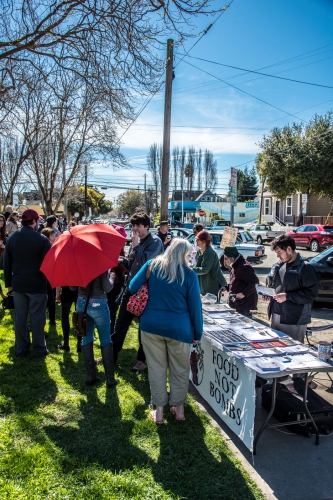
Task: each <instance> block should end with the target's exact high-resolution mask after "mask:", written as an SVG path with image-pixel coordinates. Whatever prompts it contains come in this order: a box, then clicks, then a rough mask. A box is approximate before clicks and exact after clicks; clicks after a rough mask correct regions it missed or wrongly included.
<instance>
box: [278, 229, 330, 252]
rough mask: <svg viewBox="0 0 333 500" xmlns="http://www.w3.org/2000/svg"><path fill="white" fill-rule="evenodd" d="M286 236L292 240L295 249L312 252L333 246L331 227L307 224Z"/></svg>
mask: <svg viewBox="0 0 333 500" xmlns="http://www.w3.org/2000/svg"><path fill="white" fill-rule="evenodd" d="M286 234H288V235H289V236H292V237H293V238H294V240H295V243H296V246H297V247H306V248H310V250H311V251H312V252H320V249H321V248H327V247H329V246H331V245H333V226H326V225H321V224H311V225H310V224H307V225H304V226H300V227H298V228H297V229H294V230H293V231H288V232H287V233H286Z"/></svg>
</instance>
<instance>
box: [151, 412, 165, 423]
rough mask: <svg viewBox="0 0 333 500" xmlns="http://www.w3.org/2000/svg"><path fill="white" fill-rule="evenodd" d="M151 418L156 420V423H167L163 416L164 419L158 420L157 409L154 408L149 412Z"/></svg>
mask: <svg viewBox="0 0 333 500" xmlns="http://www.w3.org/2000/svg"><path fill="white" fill-rule="evenodd" d="M149 418H151V419H152V420H153V421H154V422H155V424H156V425H164V424H165V422H164V420H163V418H162V420H156V410H153V411H151V412H150V413H149Z"/></svg>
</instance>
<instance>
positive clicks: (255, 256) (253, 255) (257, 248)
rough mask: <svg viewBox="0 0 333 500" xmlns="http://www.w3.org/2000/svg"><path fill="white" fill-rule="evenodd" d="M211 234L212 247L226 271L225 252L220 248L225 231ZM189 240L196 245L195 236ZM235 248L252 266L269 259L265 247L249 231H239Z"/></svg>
mask: <svg viewBox="0 0 333 500" xmlns="http://www.w3.org/2000/svg"><path fill="white" fill-rule="evenodd" d="M209 234H210V241H211V246H212V247H213V248H214V250H215V252H216V253H217V255H218V256H219V259H220V263H221V266H222V267H223V268H224V269H225V266H224V256H223V254H224V250H223V248H221V247H220V244H221V241H222V236H223V230H211V231H209ZM187 239H188V241H189V242H190V243H192V244H194V239H195V236H194V234H191V235H190V236H189V237H188V238H187ZM235 246H236V247H237V250H238V251H239V253H240V254H241V255H242V256H243V257H244V259H246V260H247V261H248V262H251V264H261V262H262V261H263V260H265V259H267V255H266V254H265V247H264V245H258V244H257V243H255V242H254V240H253V238H252V236H251V235H250V233H249V232H248V231H238V233H237V237H236V242H235Z"/></svg>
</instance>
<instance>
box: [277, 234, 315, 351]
mask: <svg viewBox="0 0 333 500" xmlns="http://www.w3.org/2000/svg"><path fill="white" fill-rule="evenodd" d="M271 249H272V250H274V251H275V253H276V255H277V257H278V258H279V259H280V260H279V262H278V263H277V264H276V265H275V266H274V275H273V283H274V288H275V292H276V295H275V296H274V300H270V303H269V306H268V317H269V318H271V326H272V328H275V329H276V330H280V331H281V332H284V333H285V334H286V335H289V336H290V337H292V338H293V339H295V340H298V341H300V342H304V336H305V332H306V325H307V324H308V323H311V310H312V304H313V301H314V299H315V298H316V297H317V295H318V280H317V276H316V273H315V270H314V269H313V267H312V266H308V265H307V264H306V263H305V262H304V260H303V258H302V257H301V256H300V254H298V253H297V252H296V251H295V249H296V244H295V240H294V239H293V238H292V237H291V236H287V235H284V234H283V235H281V236H279V237H278V238H276V239H275V240H274V241H273V242H272V245H271Z"/></svg>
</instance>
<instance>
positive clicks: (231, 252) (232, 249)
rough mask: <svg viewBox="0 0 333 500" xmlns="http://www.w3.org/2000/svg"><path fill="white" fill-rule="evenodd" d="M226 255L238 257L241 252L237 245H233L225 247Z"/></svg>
mask: <svg viewBox="0 0 333 500" xmlns="http://www.w3.org/2000/svg"><path fill="white" fill-rule="evenodd" d="M224 255H225V256H226V257H234V258H236V257H238V255H239V252H238V250H237V248H236V247H235V246H233V247H225V248H224Z"/></svg>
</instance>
